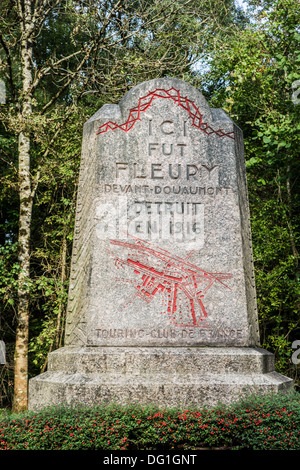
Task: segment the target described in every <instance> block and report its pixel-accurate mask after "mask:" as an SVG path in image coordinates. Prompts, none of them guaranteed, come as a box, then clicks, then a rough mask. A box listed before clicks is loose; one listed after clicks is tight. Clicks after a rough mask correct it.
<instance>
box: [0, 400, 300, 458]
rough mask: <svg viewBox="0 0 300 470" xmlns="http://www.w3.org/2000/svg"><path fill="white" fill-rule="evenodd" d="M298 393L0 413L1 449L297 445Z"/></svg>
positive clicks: (299, 424)
mask: <svg viewBox="0 0 300 470" xmlns="http://www.w3.org/2000/svg"><path fill="white" fill-rule="evenodd" d="M299 398H300V394H299V393H297V392H291V393H288V394H277V395H268V396H264V397H259V396H254V397H249V398H248V399H246V400H245V399H244V400H241V401H239V402H238V403H236V404H234V405H231V406H225V405H220V406H218V407H216V408H215V409H206V408H204V409H201V410H199V409H197V410H196V409H190V410H178V409H165V410H162V409H158V408H156V407H149V406H147V407H141V406H127V407H122V406H119V405H116V406H109V407H103V406H102V407H101V406H95V407H91V408H87V407H83V406H77V407H73V408H66V407H58V408H48V409H45V410H42V411H39V412H36V413H34V412H27V413H21V414H17V415H10V414H7V413H5V414H3V415H2V416H1V415H0V450H10V449H22V450H24V449H28V450H38V449H39V450H56V449H59V450H78V449H81V450H82V449H87V450H88V449H103V450H106V449H107V450H108V449H109V450H116V449H124V450H126V449H127V450H129V449H131V450H132V449H136V450H139V449H162V448H165V449H170V450H171V449H180V448H181V449H186V450H188V449H197V448H202V447H206V448H207V447H208V448H212V447H221V448H224V447H225V448H231V449H252V450H264V449H281V450H287V449H298V450H299V449H300V444H299V437H300V399H299Z"/></svg>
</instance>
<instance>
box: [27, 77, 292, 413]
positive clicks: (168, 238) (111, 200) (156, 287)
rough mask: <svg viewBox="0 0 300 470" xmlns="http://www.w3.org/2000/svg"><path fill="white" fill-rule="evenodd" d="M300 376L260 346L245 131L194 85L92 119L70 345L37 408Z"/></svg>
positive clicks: (262, 385) (154, 92)
mask: <svg viewBox="0 0 300 470" xmlns="http://www.w3.org/2000/svg"><path fill="white" fill-rule="evenodd" d="M291 386H292V380H291V379H289V378H287V377H284V376H282V375H280V374H278V373H277V372H275V370H274V356H273V355H272V354H271V353H269V352H268V351H265V350H263V349H261V348H260V342H259V326H258V315H257V306H256V290H255V278H254V267H253V259H252V247H251V229H250V220H249V206H248V195H247V183H246V170H245V161H244V149H243V135H242V131H241V130H240V129H239V128H238V127H237V126H236V125H235V124H234V122H233V121H232V120H231V119H230V118H229V117H228V116H227V115H226V114H225V112H224V111H223V110H221V109H211V108H210V107H209V106H208V104H207V101H206V100H205V98H204V97H203V96H202V94H201V93H200V92H199V91H198V90H197V89H195V88H194V87H192V86H191V85H189V84H188V83H185V82H183V81H180V80H177V79H155V80H151V81H148V82H144V83H141V84H140V85H138V86H136V87H133V88H132V89H131V90H130V91H129V92H128V93H127V94H126V95H125V96H124V97H123V99H122V100H121V101H120V103H119V104H115V105H112V104H106V105H104V106H103V107H102V108H101V109H100V110H99V111H98V112H97V113H96V114H95V115H94V116H92V117H91V118H90V119H89V120H88V121H87V122H86V123H85V125H84V131H83V143H82V160H81V168H80V179H79V189H78V200H77V211H76V223H75V234H74V245H73V255H72V266H71V277H70V288H69V303H68V311H67V319H66V331H65V345H64V347H63V348H61V349H58V350H56V351H54V352H52V353H51V354H50V355H49V361H48V370H47V371H46V372H45V373H43V374H41V375H39V376H37V377H35V378H33V379H31V380H30V383H29V408H32V409H34V408H40V407H42V406H45V405H49V404H58V403H67V404H72V403H77V402H81V403H86V404H93V403H110V402H119V403H124V404H125V403H128V402H131V403H141V404H147V403H155V404H158V405H160V406H163V407H165V406H176V405H179V406H184V407H186V406H189V405H197V406H203V405H208V406H210V405H215V404H216V403H217V402H219V401H221V402H225V403H229V402H231V401H234V400H236V399H237V398H238V397H240V396H241V395H245V394H247V393H253V392H255V393H265V392H270V391H276V392H279V391H285V390H288V389H289V388H290V387H291Z"/></svg>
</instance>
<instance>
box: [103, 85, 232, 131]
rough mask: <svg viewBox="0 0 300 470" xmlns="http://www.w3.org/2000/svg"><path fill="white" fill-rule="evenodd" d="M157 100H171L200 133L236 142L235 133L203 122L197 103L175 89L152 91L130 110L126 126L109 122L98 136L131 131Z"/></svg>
mask: <svg viewBox="0 0 300 470" xmlns="http://www.w3.org/2000/svg"><path fill="white" fill-rule="evenodd" d="M156 98H162V99H171V100H172V101H174V103H176V104H177V106H180V107H181V108H183V109H184V110H185V111H187V113H188V115H189V119H191V121H192V126H194V127H196V128H197V129H199V130H200V131H202V132H204V133H205V134H207V135H211V134H216V135H217V136H218V137H229V138H230V139H233V140H234V133H233V132H224V131H223V130H222V129H218V130H214V129H213V128H212V127H211V126H209V124H207V122H203V115H202V114H201V113H200V111H199V109H198V108H197V106H196V105H195V103H194V102H193V101H191V100H189V99H188V98H187V97H186V96H181V94H180V91H179V90H176V89H175V88H170V90H163V89H161V88H157V89H156V90H155V91H151V92H149V93H148V95H146V96H143V97H142V98H140V99H139V103H138V106H136V107H135V108H132V109H130V112H129V117H128V119H127V121H126V122H124V124H120V125H119V124H117V123H115V122H112V121H108V122H106V123H105V124H103V125H102V126H101V127H99V129H98V131H97V135H98V134H104V133H105V132H108V131H109V130H112V131H114V130H115V129H121V130H122V131H125V132H128V131H130V130H131V129H132V128H133V127H134V125H135V123H136V122H137V121H140V120H141V114H142V113H144V112H145V111H146V110H147V109H149V108H150V106H151V105H152V103H153V100H155V99H156Z"/></svg>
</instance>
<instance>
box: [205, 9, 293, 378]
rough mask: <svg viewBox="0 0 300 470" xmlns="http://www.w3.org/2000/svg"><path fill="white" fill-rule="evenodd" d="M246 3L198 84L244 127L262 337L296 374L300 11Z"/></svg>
mask: <svg viewBox="0 0 300 470" xmlns="http://www.w3.org/2000/svg"><path fill="white" fill-rule="evenodd" d="M249 5H250V10H249V11H248V13H249V23H248V24H247V25H246V26H245V28H243V30H240V31H238V32H236V31H234V30H232V34H231V35H230V36H228V37H227V39H226V41H218V43H217V47H216V50H215V51H214V52H212V53H211V55H210V58H211V62H210V65H211V69H210V72H209V74H207V75H206V76H205V77H204V79H203V86H204V87H205V89H206V91H207V95H208V96H209V97H210V100H211V103H212V104H213V105H215V106H218V107H223V108H224V109H225V110H226V111H227V112H228V113H229V114H230V116H231V117H232V119H233V120H234V121H235V122H236V123H237V124H238V125H239V126H240V127H241V128H242V129H243V131H244V137H245V146H246V159H247V170H248V184H249V194H250V203H251V216H252V234H253V245H254V261H255V270H256V283H257V291H258V308H259V317H260V330H261V341H262V344H263V346H264V347H265V348H266V349H268V350H270V351H273V352H274V353H275V354H276V358H277V368H278V370H279V371H281V372H283V373H286V374H288V375H290V376H292V377H294V378H295V379H297V368H296V367H295V365H293V364H292V363H291V356H292V352H293V349H292V344H293V341H294V340H296V339H298V338H299V336H300V329H299V327H300V318H299V307H300V302H299V223H300V218H299V217H300V211H299V209H300V199H299V183H300V181H299V170H300V161H299V128H300V124H299V123H300V119H299V118H300V106H299V102H300V100H298V104H297V102H295V100H293V84H295V82H296V81H297V80H298V79H299V78H300V73H299V63H300V50H299V39H300V34H299V33H300V31H299V21H300V10H299V3H298V2H297V1H294V0H277V1H275V2H269V1H250V2H249ZM299 85H300V84H299Z"/></svg>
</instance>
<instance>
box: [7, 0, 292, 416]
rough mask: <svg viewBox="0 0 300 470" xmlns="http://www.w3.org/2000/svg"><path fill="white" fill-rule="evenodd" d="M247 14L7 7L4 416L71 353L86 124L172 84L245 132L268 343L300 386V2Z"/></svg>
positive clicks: (11, 0) (205, 6)
mask: <svg viewBox="0 0 300 470" xmlns="http://www.w3.org/2000/svg"><path fill="white" fill-rule="evenodd" d="M251 7H252V14H251V17H248V15H245V14H244V13H243V12H242V11H241V10H239V9H237V8H236V7H235V5H234V1H232V0H223V1H222V2H219V1H218V2H216V1H214V0H201V1H199V0H180V1H179V0H178V1H176V0H173V1H171V0H160V1H158V0H139V1H134V0H117V1H109V0H105V1H103V0H101V1H100V0H94V1H91V0H82V1H81V0H35V1H34V2H33V1H31V0H2V2H1V7H0V79H3V80H4V81H5V83H6V92H7V93H6V94H7V100H6V104H5V105H0V182H1V185H0V337H1V339H3V340H4V341H5V342H6V346H7V355H8V364H7V366H6V367H4V368H2V369H1V371H0V374H1V375H0V387H1V388H0V389H1V393H0V405H1V400H2V405H4V404H8V403H11V402H12V399H13V396H14V407H15V409H20V408H22V407H26V400H27V378H28V374H29V376H32V375H36V374H37V373H39V372H40V371H42V370H44V369H45V367H46V360H47V355H48V353H49V351H50V350H51V349H55V348H57V347H59V346H60V345H61V344H62V341H63V330H64V314H65V307H66V301H67V287H68V274H69V263H70V250H71V242H72V236H73V216H74V207H75V201H76V190H77V187H76V184H77V175H78V167H79V160H80V150H81V135H82V123H83V122H84V121H85V120H86V119H88V118H89V117H90V116H91V115H92V114H93V113H94V112H95V111H96V110H97V109H99V108H100V106H101V105H102V104H104V103H107V102H114V103H116V102H118V101H119V100H120V98H121V97H122V96H123V95H124V93H125V92H126V91H127V90H128V89H129V88H130V87H132V86H134V85H136V84H137V83H139V82H141V81H143V80H148V79H151V78H154V77H162V76H167V75H169V76H177V77H179V78H182V79H184V80H187V81H189V82H190V83H191V84H193V85H195V86H199V87H200V88H201V90H202V91H204V93H205V94H206V96H207V98H208V100H209V101H210V103H211V105H212V106H216V107H223V108H224V109H225V110H226V111H227V112H228V113H229V114H230V115H231V116H232V118H233V119H234V120H235V121H236V122H237V124H239V125H240V127H241V128H242V129H243V130H244V133H245V139H246V140H245V143H246V157H247V166H248V176H249V190H250V200H251V206H252V230H253V238H254V250H255V262H256V263H255V266H256V276H257V288H258V296H259V311H260V321H261V332H262V341H263V344H264V346H266V347H267V348H268V349H270V350H271V351H274V352H275V353H276V354H277V359H278V361H277V362H278V367H279V368H280V370H281V371H282V372H284V371H287V370H288V369H290V370H289V372H290V373H292V374H295V368H293V369H291V368H290V367H291V364H290V357H291V343H292V340H293V339H294V338H295V339H297V334H298V332H299V329H297V328H299V324H298V321H299V320H298V310H299V303H298V291H297V286H298V284H297V283H298V276H299V266H298V262H299V255H298V248H297V246H298V245H297V244H298V241H299V236H298V233H299V232H298V226H299V191H298V189H297V188H298V186H297V185H298V179H297V177H296V176H297V171H298V170H299V163H298V158H297V157H298V153H297V152H298V151H297V144H298V141H299V136H298V135H297V127H298V123H299V105H298V106H297V105H294V104H293V102H292V101H291V84H292V83H293V82H294V81H295V80H296V79H297V78H299V76H298V75H297V64H298V62H299V58H298V55H297V54H298V53H297V41H298V40H299V31H298V29H297V28H298V24H299V12H298V10H297V2H296V0H277V1H276V2H275V3H274V2H272V3H271V2H268V1H266V2H262V1H256V2H251ZM206 70H208V71H209V72H208V73H206V74H205V73H204V72H205V71H206ZM298 134H299V133H298ZM28 353H29V371H28V368H27V365H28ZM13 356H15V362H14V361H13ZM292 367H294V366H292ZM13 384H14V385H15V389H13Z"/></svg>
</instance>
